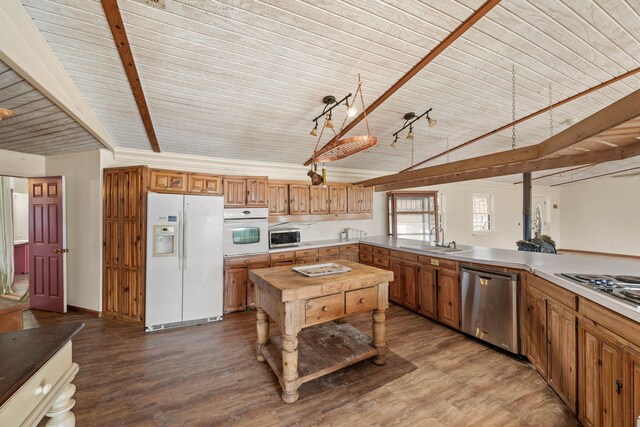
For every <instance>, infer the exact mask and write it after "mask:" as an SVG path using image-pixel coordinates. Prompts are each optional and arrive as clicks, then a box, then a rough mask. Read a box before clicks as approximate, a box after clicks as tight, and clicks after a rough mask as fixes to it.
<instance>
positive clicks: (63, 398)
mask: <svg viewBox="0 0 640 427" xmlns="http://www.w3.org/2000/svg"><path fill="white" fill-rule="evenodd" d="M75 392H76V386H75V385H73V384H67V385H66V386H65V387H64V389H62V391H61V392H60V394H59V395H58V397H57V398H56V400H55V401H54V402H53V405H51V408H50V409H49V411H47V417H49V418H51V419H50V420H49V421H47V427H54V426H56V427H74V426H75V425H76V417H75V415H73V412H71V409H72V408H73V406H74V405H75V404H76V401H75V400H73V399H72V398H71V397H72V396H73V395H74V393H75Z"/></svg>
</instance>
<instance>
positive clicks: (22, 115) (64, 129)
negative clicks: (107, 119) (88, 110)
mask: <svg viewBox="0 0 640 427" xmlns="http://www.w3.org/2000/svg"><path fill="white" fill-rule="evenodd" d="M0 107H2V108H7V109H10V110H12V111H13V116H11V117H9V118H6V119H4V120H2V121H0V149H4V150H13V151H20V152H23V153H31V154H41V155H47V154H59V153H65V152H69V151H82V150H90V149H95V148H102V144H100V143H99V142H98V141H97V140H96V139H95V138H94V137H93V136H92V135H91V134H90V133H89V132H87V131H86V130H85V129H84V128H83V127H82V126H80V125H79V124H78V123H76V121H75V120H74V119H73V118H71V117H70V116H69V115H68V114H67V113H65V112H64V111H62V110H61V109H60V108H59V107H58V106H56V105H54V104H53V103H52V102H51V101H50V100H49V99H48V98H47V97H45V96H44V95H43V94H42V93H41V92H40V91H38V90H37V89H36V88H34V87H33V86H31V85H30V84H29V83H28V82H26V81H25V80H24V79H23V78H22V77H20V75H18V73H16V72H15V71H13V70H12V69H11V68H9V66H7V65H6V64H5V63H4V62H2V61H0Z"/></svg>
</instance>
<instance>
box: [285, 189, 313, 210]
mask: <svg viewBox="0 0 640 427" xmlns="http://www.w3.org/2000/svg"><path fill="white" fill-rule="evenodd" d="M308 213H309V186H308V185H299V184H290V185H289V214H290V215H307V214H308Z"/></svg>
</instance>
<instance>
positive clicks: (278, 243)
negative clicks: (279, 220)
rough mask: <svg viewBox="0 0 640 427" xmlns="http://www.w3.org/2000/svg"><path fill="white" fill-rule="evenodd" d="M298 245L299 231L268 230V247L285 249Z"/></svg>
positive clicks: (291, 229)
mask: <svg viewBox="0 0 640 427" xmlns="http://www.w3.org/2000/svg"><path fill="white" fill-rule="evenodd" d="M299 244H300V229H298V228H287V229H281V230H269V247H270V248H286V247H287V246H298V245H299Z"/></svg>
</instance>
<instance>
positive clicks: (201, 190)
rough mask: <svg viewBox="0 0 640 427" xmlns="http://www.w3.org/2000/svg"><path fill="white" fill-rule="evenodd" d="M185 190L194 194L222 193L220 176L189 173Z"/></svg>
mask: <svg viewBox="0 0 640 427" xmlns="http://www.w3.org/2000/svg"><path fill="white" fill-rule="evenodd" d="M187 191H188V192H189V193H194V194H210V195H222V177H220V176H214V175H204V174H194V173H190V174H189V175H188V180H187Z"/></svg>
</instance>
